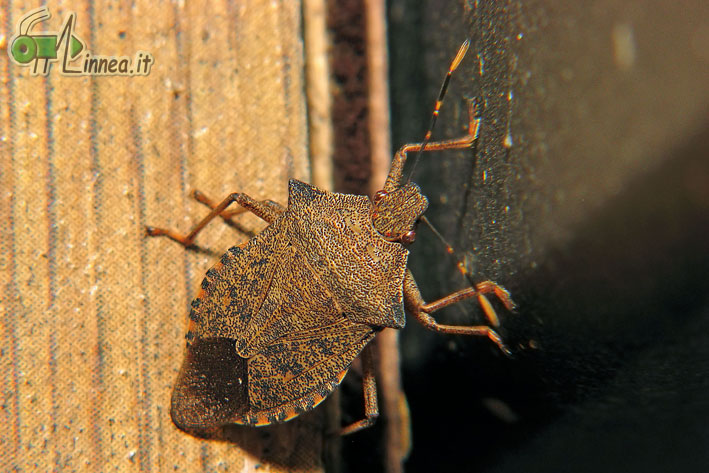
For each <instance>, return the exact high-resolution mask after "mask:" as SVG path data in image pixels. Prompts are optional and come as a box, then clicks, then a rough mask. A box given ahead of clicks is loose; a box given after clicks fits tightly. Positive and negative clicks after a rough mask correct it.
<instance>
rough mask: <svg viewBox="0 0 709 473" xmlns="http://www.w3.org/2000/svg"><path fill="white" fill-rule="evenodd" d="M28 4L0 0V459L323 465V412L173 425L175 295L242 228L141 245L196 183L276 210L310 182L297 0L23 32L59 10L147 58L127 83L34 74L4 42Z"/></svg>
mask: <svg viewBox="0 0 709 473" xmlns="http://www.w3.org/2000/svg"><path fill="white" fill-rule="evenodd" d="M33 8H36V4H35V3H31V2H24V3H23V2H4V3H3V5H2V8H1V9H0V43H2V44H1V45H2V53H1V54H0V77H1V79H2V83H1V84H0V189H1V192H0V198H1V199H2V203H1V204H0V212H1V215H0V216H1V217H2V219H3V222H4V225H2V226H1V227H0V232H2V234H1V235H0V267H1V268H2V271H0V278H2V285H3V290H4V293H3V296H2V300H1V301H0V304H1V307H2V311H1V313H2V316H1V317H0V340H1V341H2V354H1V356H0V376H1V381H2V397H3V405H2V409H1V410H0V420H1V421H2V424H3V426H4V427H3V429H1V431H0V470H2V471H9V470H13V469H14V470H17V471H38V470H41V471H50V470H56V471H59V470H71V471H168V470H170V471H207V470H208V471H227V470H228V471H251V470H253V469H254V468H255V467H256V466H260V468H261V469H260V470H259V471H285V470H288V469H297V470H298V471H320V470H321V464H320V449H321V434H320V430H319V429H320V425H321V419H320V418H319V417H318V415H315V416H311V417H307V416H306V418H305V419H304V420H303V421H301V422H300V423H293V424H287V425H286V426H281V427H278V428H276V429H271V430H262V429H257V430H253V429H237V430H232V431H229V432H226V433H225V434H224V435H223V436H222V437H223V440H224V441H205V440H202V439H198V438H195V437H191V436H189V435H187V434H185V433H183V432H181V431H179V430H178V429H177V428H176V427H175V426H174V425H173V424H172V422H171V420H170V417H169V401H170V390H171V388H172V384H173V382H174V379H175V377H176V375H177V370H178V369H179V366H180V362H181V359H182V356H183V351H184V338H183V337H184V334H185V327H186V323H187V314H188V304H189V301H190V300H191V298H192V297H193V296H194V293H195V292H196V290H197V288H198V284H199V281H200V280H201V278H202V277H203V274H204V272H205V270H206V269H207V268H208V267H209V266H210V265H211V264H212V263H213V262H214V261H215V260H216V258H217V256H215V254H218V253H220V252H221V251H223V250H225V249H226V248H228V247H229V246H231V245H233V244H235V243H239V242H243V241H245V240H246V238H247V235H244V234H243V233H239V232H235V231H234V230H233V229H230V228H229V227H227V226H225V225H222V224H220V223H215V224H213V225H210V227H209V228H208V229H207V230H206V231H205V232H204V234H203V235H200V238H199V241H198V244H199V245H200V246H201V247H203V248H208V249H210V250H214V252H215V254H210V253H209V252H187V251H185V250H184V249H183V248H182V247H180V246H179V245H177V244H174V243H172V242H169V241H167V240H162V239H146V238H145V237H144V226H145V225H146V224H154V225H159V226H167V227H170V228H177V229H179V230H181V231H185V230H187V229H188V228H189V227H190V226H191V225H192V224H193V223H194V222H196V221H198V219H200V218H201V217H202V216H204V215H205V209H204V207H202V206H201V205H200V204H198V203H196V202H195V201H193V200H191V199H190V198H189V192H190V190H192V189H199V190H202V191H204V192H205V193H206V194H207V195H209V196H210V197H212V198H214V199H221V198H223V197H224V196H226V195H227V194H228V193H229V192H232V191H243V192H247V193H249V194H250V195H252V196H254V197H257V198H271V199H274V200H278V201H281V202H285V198H286V191H287V185H286V184H287V180H288V178H291V177H294V178H298V179H301V180H304V181H308V180H309V164H308V160H307V122H306V110H305V101H304V98H303V92H302V91H303V89H304V85H303V45H302V40H301V31H300V28H301V18H300V15H301V13H300V5H299V4H298V3H297V2H285V1H281V2H278V1H275V2H268V3H266V2H260V1H241V2H227V1H219V2H209V3H208V2H192V3H189V4H187V3H182V2H177V3H167V2H164V3H150V2H147V1H137V2H134V3H132V4H131V3H125V2H123V3H121V2H96V3H79V2H54V3H52V4H51V5H50V12H51V13H52V18H51V19H50V20H48V21H47V22H44V23H41V24H38V25H37V26H35V29H34V31H35V32H38V31H42V30H46V31H56V30H59V28H60V26H61V24H62V21H63V20H64V17H65V16H66V14H67V13H68V12H69V11H74V12H76V14H77V19H76V34H77V35H78V36H79V37H80V38H81V39H83V40H84V42H85V43H86V46H87V49H88V50H90V51H91V52H92V53H93V54H101V55H127V56H133V54H134V53H135V52H136V51H138V50H144V51H148V52H150V53H151V54H152V55H153V57H154V59H155V63H154V65H153V67H152V70H151V71H150V74H149V75H147V76H141V77H116V76H114V77H86V76H83V77H66V76H63V75H61V74H60V73H59V70H58V68H57V67H56V65H55V66H54V67H53V69H52V71H51V72H50V73H49V75H48V76H47V77H41V76H36V77H32V76H30V74H29V71H28V69H27V68H24V67H20V66H18V65H16V64H13V63H10V62H9V60H8V56H7V54H6V48H7V43H8V41H9V40H10V38H11V37H12V36H13V35H14V34H15V28H16V23H17V21H18V20H19V19H20V17H21V16H22V15H24V14H25V13H27V12H28V11H29V10H31V9H33ZM240 222H241V223H242V225H243V227H244V228H245V229H248V230H252V231H258V230H260V229H261V228H263V223H262V222H259V221H258V219H256V218H251V217H250V216H244V217H243V218H242V219H241V221H240ZM254 432H255V433H254Z"/></svg>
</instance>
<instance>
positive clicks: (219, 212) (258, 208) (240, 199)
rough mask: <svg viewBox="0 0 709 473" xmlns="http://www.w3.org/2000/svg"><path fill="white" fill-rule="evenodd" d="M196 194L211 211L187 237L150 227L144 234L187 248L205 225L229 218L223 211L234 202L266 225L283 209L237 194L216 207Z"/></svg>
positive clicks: (227, 213)
mask: <svg viewBox="0 0 709 473" xmlns="http://www.w3.org/2000/svg"><path fill="white" fill-rule="evenodd" d="M197 194H198V193H197V192H195V195H194V197H195V199H197V200H198V201H200V202H202V203H204V204H206V205H208V206H209V207H210V208H211V209H212V211H211V212H209V214H208V215H207V216H206V217H204V218H203V219H202V221H201V222H199V223H198V224H197V225H195V227H194V228H193V229H192V230H191V231H190V232H189V233H188V234H187V235H182V234H180V233H178V232H176V231H174V230H170V229H165V228H156V227H150V226H149V227H146V228H145V233H146V234H147V235H148V236H166V237H168V238H170V239H171V240H174V241H176V242H178V243H180V244H181V245H183V246H185V247H188V246H192V245H193V244H194V240H195V238H196V237H197V235H198V234H199V232H201V231H202V229H203V228H204V227H206V226H207V224H208V223H209V222H211V221H212V220H213V219H214V218H215V217H217V216H222V217H223V218H226V219H228V218H230V217H231V215H230V214H229V212H225V210H226V208H227V207H229V205H231V204H232V203H234V202H236V203H237V204H239V205H240V206H241V207H242V208H243V209H245V210H244V211H249V212H251V213H253V214H254V215H256V216H258V217H260V218H262V219H263V220H265V221H266V222H268V223H272V222H273V221H274V220H275V219H276V217H278V216H279V215H280V214H281V213H282V212H283V207H282V206H281V205H280V204H277V203H275V202H272V201H263V202H259V201H257V200H255V199H253V198H252V197H249V196H248V195H246V194H242V193H239V192H235V193H233V194H229V196H228V197H227V198H226V199H224V200H223V201H221V203H219V204H218V205H214V204H213V203H212V202H211V201H210V200H209V199H208V198H206V196H204V194H201V193H199V197H198V195H197ZM200 198H202V199H203V200H200ZM237 213H239V212H237ZM223 214H226V215H223Z"/></svg>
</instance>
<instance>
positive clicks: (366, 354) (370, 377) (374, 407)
mask: <svg viewBox="0 0 709 473" xmlns="http://www.w3.org/2000/svg"><path fill="white" fill-rule="evenodd" d="M360 359H361V360H362V389H363V391H364V419H361V420H358V421H357V422H353V423H351V424H350V425H348V426H345V427H343V428H342V430H340V435H348V434H351V433H354V432H357V431H359V430H362V429H366V428H367V427H371V426H372V425H374V423H375V422H376V421H377V418H378V417H379V403H378V401H377V382H376V380H375V378H374V345H373V344H372V343H370V344H369V345H367V346H366V347H364V350H362V355H361V357H360Z"/></svg>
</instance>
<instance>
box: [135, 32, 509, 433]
mask: <svg viewBox="0 0 709 473" xmlns="http://www.w3.org/2000/svg"><path fill="white" fill-rule="evenodd" d="M467 48H468V42H467V41H466V42H465V43H464V44H463V46H461V48H460V51H459V52H458V54H457V55H456V57H455V59H454V60H453V62H452V64H451V66H450V68H449V71H448V75H447V76H446V79H445V81H444V82H443V86H442V87H441V92H440V94H439V97H438V100H437V102H436V107H435V109H434V113H433V121H432V124H431V127H430V128H429V132H428V133H427V134H426V138H425V140H424V142H423V143H418V144H407V145H404V146H403V147H402V148H401V149H400V150H399V151H398V152H397V153H396V155H395V156H394V159H393V162H392V165H391V170H390V172H389V175H388V176H387V179H386V183H385V184H384V188H383V189H382V190H380V191H379V192H377V193H376V194H375V196H374V199H373V200H372V201H370V199H369V198H367V197H366V196H359V195H347V194H337V193H332V192H326V191H323V190H320V189H317V188H316V187H314V186H312V185H309V184H306V183H304V182H300V181H297V180H294V179H292V180H291V181H290V183H289V187H288V206H287V207H283V206H281V205H280V204H278V203H275V202H272V201H269V200H264V201H257V200H254V199H252V198H251V197H249V196H247V195H245V194H240V193H234V194H231V195H229V196H228V197H227V198H226V199H224V200H223V201H222V202H221V203H219V204H218V205H217V204H215V203H213V202H211V201H210V200H209V199H207V198H206V197H205V196H204V195H202V194H200V193H197V192H195V194H194V196H195V198H197V200H199V201H201V202H202V203H205V204H207V205H208V206H210V207H211V208H212V211H211V212H210V213H209V215H207V216H206V217H205V218H204V219H203V220H202V221H201V222H200V223H199V224H198V225H197V226H196V227H195V228H194V229H193V230H192V231H191V232H190V233H189V234H187V235H186V236H183V235H180V234H178V233H175V232H173V231H171V230H164V229H159V228H152V227H149V228H147V234H148V235H150V236H160V235H162V236H167V237H169V238H171V239H173V240H175V241H177V242H179V243H181V244H183V245H184V246H186V247H189V246H191V245H193V242H194V239H195V237H196V236H197V234H198V233H199V232H200V231H201V230H202V229H203V228H204V227H205V225H207V223H209V222H210V221H211V220H212V219H214V218H215V217H217V216H221V217H222V218H225V219H230V218H231V217H232V216H233V215H234V214H236V213H240V212H244V211H249V212H252V213H254V214H256V215H257V216H258V217H260V218H262V219H263V220H265V221H266V222H268V224H269V225H268V227H266V229H265V230H263V232H261V233H259V234H258V235H256V236H255V237H254V238H252V239H251V240H250V241H248V242H247V243H245V244H244V245H240V246H235V247H233V248H230V249H229V250H228V251H227V252H226V253H224V255H223V256H222V257H221V260H220V261H219V262H217V263H216V264H215V265H214V266H213V267H212V268H211V269H210V270H209V271H207V274H206V277H205V278H204V280H203V281H202V289H201V291H200V292H199V293H198V294H197V297H196V298H195V299H194V301H193V302H192V310H191V312H190V323H189V328H188V332H187V337H186V338H187V351H186V356H185V360H184V363H183V365H182V369H181V371H180V374H179V376H178V378H177V382H176V384H175V388H174V391H173V394H172V407H171V414H172V419H173V420H174V422H175V424H177V425H178V426H179V427H181V428H183V429H186V430H194V429H198V430H203V429H210V428H213V427H218V426H221V425H224V424H230V423H237V424H246V425H252V426H261V425H267V424H272V423H275V422H284V421H287V420H289V419H292V418H294V417H296V416H297V415H299V414H301V413H303V412H306V411H308V410H310V409H313V408H314V407H315V406H316V405H318V404H319V403H320V402H321V401H323V400H324V399H325V398H326V397H327V396H328V395H329V394H330V393H331V392H332V391H333V390H334V389H335V388H336V387H337V386H338V385H339V384H340V381H342V378H343V377H344V376H345V374H346V373H347V370H348V369H349V367H350V364H351V363H352V361H353V360H354V359H355V358H356V357H357V356H358V355H359V354H360V352H362V355H363V356H362V358H363V371H364V375H363V382H364V402H365V415H366V417H365V418H364V419H362V420H360V421H358V422H355V423H353V424H351V425H349V426H346V427H344V428H343V429H342V433H343V434H347V433H351V432H354V431H357V430H359V429H361V428H364V427H367V426H369V425H371V424H372V423H373V422H374V421H375V420H376V418H377V416H378V408H377V398H376V386H375V380H374V373H373V369H372V363H371V354H370V353H369V349H365V347H367V344H368V343H369V342H370V341H371V340H372V339H373V338H374V337H375V336H376V335H377V333H378V332H380V331H381V330H382V329H384V328H385V327H391V328H397V329H400V328H403V327H404V323H405V319H404V308H406V310H407V311H408V312H409V313H410V314H412V315H413V316H414V317H415V318H416V319H417V320H418V321H419V322H421V323H422V324H423V325H424V326H425V327H426V328H428V329H430V330H433V331H437V332H443V333H451V334H465V335H479V336H485V337H488V338H489V339H491V340H492V341H493V342H494V343H495V344H497V346H498V347H499V348H500V349H501V350H502V351H503V352H505V353H508V350H507V348H506V347H505V345H504V344H503V342H502V340H501V338H500V336H499V335H498V334H497V332H495V331H494V330H493V329H492V328H491V327H489V326H487V325H480V326H451V325H441V324H439V323H437V322H436V321H435V320H434V319H433V318H432V317H431V316H430V314H431V313H432V312H435V311H437V310H439V309H442V308H444V307H446V306H449V305H451V304H455V303H457V302H460V301H462V300H464V299H468V298H472V297H475V298H477V300H478V301H479V303H480V305H481V307H482V308H483V311H484V313H485V315H486V317H487V319H488V321H489V322H490V324H491V325H493V326H496V325H498V320H497V317H496V315H495V312H494V310H493V308H492V306H491V305H490V302H489V301H488V300H487V299H486V297H485V294H488V293H493V294H494V295H495V296H496V297H497V298H498V299H500V300H501V301H502V303H503V304H504V305H505V306H506V307H507V308H508V309H512V308H513V303H512V300H511V298H510V296H509V293H508V292H507V291H506V290H505V289H504V288H502V287H500V286H498V285H497V284H496V283H494V282H492V281H485V282H481V283H478V284H475V285H473V287H468V288H466V289H463V290H460V291H457V292H455V293H453V294H450V295H448V296H446V297H443V298H441V299H438V300H436V301H434V302H429V303H426V302H424V300H423V298H422V297H421V293H420V292H419V289H418V287H417V286H416V282H415V281H414V278H413V275H412V274H411V272H410V271H409V270H407V268H406V265H407V258H408V254H409V252H408V250H407V249H406V245H408V244H410V243H412V242H413V241H414V237H415V229H416V225H417V222H418V221H419V220H420V219H421V218H423V217H422V215H423V213H424V211H425V210H426V208H427V207H428V200H427V199H426V197H425V196H423V194H422V193H421V190H420V189H419V187H418V186H417V185H416V184H414V183H412V182H406V183H402V172H403V168H404V163H405V162H406V158H407V156H408V153H410V152H419V153H421V152H424V151H438V150H446V149H461V148H468V147H470V146H471V145H472V144H473V143H474V142H475V140H476V139H477V133H478V128H479V125H480V118H479V117H478V116H476V108H475V105H473V104H471V107H470V109H469V115H470V117H469V128H468V134H467V135H466V136H464V137H462V138H459V139H454V140H448V141H436V142H428V141H429V138H430V135H431V129H432V128H433V124H434V123H435V117H436V116H437V115H438V110H439V108H440V106H441V103H442V100H443V96H444V94H445V91H446V89H447V86H448V83H449V81H450V77H451V74H452V72H453V71H454V70H455V69H456V68H457V67H458V64H459V63H460V61H461V60H462V59H463V56H464V55H465V52H466V50H467ZM234 202H236V203H237V204H239V205H240V206H241V207H240V208H239V209H237V210H233V211H226V208H227V207H228V206H229V205H231V204H232V203H234Z"/></svg>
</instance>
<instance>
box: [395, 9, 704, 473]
mask: <svg viewBox="0 0 709 473" xmlns="http://www.w3.org/2000/svg"><path fill="white" fill-rule="evenodd" d="M389 20H390V31H389V33H390V58H391V91H392V123H393V143H394V146H395V147H396V146H399V145H401V144H402V143H404V142H410V141H415V140H418V139H419V138H420V137H421V136H423V133H424V131H425V128H426V126H427V125H428V120H429V118H428V117H429V114H430V110H431V107H432V103H433V100H434V98H435V95H436V92H437V88H438V87H439V84H440V81H441V80H442V79H443V76H444V74H445V71H446V69H447V66H448V63H449V62H450V59H451V58H452V56H453V55H454V54H455V52H456V51H457V48H458V46H459V45H460V43H461V42H462V40H463V39H464V38H466V37H469V38H471V40H472V46H471V48H470V51H469V52H468V55H467V57H466V59H465V61H464V62H463V65H462V66H461V69H460V70H459V71H458V72H457V73H456V75H455V76H454V78H453V83H452V86H451V90H450V91H449V93H448V96H447V98H446V103H445V105H444V110H443V112H442V114H441V117H440V119H439V125H438V128H437V129H436V131H435V132H434V138H435V137H438V138H443V137H453V136H457V135H460V134H461V133H462V130H463V127H464V126H465V124H466V120H465V104H466V102H465V98H466V97H475V96H479V97H482V98H483V100H484V103H485V110H484V113H483V122H482V129H481V135H480V140H479V143H478V145H477V148H476V149H475V150H471V151H470V152H467V151H466V152H448V153H442V154H427V155H426V156H424V157H423V158H422V159H421V161H420V163H419V167H418V169H417V172H416V175H415V177H414V179H415V180H416V181H417V182H418V183H419V184H421V186H422V187H423V189H424V192H425V193H426V194H427V195H428V196H429V198H430V200H431V207H430V209H429V211H428V213H427V215H428V216H429V218H430V219H431V220H432V221H433V222H434V224H435V225H437V227H438V229H439V230H440V231H441V232H442V233H443V235H444V236H445V237H446V238H448V239H449V241H450V242H451V243H452V244H453V245H454V246H455V247H456V249H457V250H458V252H459V254H460V255H461V256H463V257H464V261H465V263H466V267H467V268H468V270H469V271H470V272H471V273H472V274H474V275H475V279H476V280H482V279H493V280H495V281H497V282H499V283H500V284H503V285H504V286H506V287H507V288H508V289H509V290H510V291H511V292H512V294H513V296H514V298H515V301H516V302H517V303H518V310H517V312H516V313H515V314H509V313H506V312H505V311H504V310H503V309H502V308H501V307H500V306H499V305H497V306H496V307H498V308H499V311H498V313H499V314H500V316H501V319H502V325H503V328H502V329H501V331H502V334H503V336H504V337H505V339H506V340H507V341H508V342H509V343H510V344H511V345H512V346H513V347H514V351H515V356H514V357H513V358H506V357H504V356H503V355H502V354H501V353H499V352H498V351H497V350H496V349H495V348H494V346H492V345H491V344H490V343H488V342H487V341H485V340H471V339H469V338H462V337H449V336H438V335H433V334H431V333H428V332H426V331H425V330H423V329H422V328H421V327H419V326H417V324H416V323H415V322H413V321H411V322H410V323H409V325H408V326H407V329H406V330H404V332H403V335H402V350H403V355H404V372H403V378H404V387H405V389H406V392H407V395H408V399H409V404H410V407H411V412H412V426H413V452H412V454H411V456H410V459H409V461H408V462H407V471H421V472H424V471H498V472H508V471H510V472H511V471H526V472H533V471H540V472H545V471H577V472H578V471H589V472H591V471H625V472H629V471H643V472H647V471H670V470H676V471H696V472H700V471H707V468H709V449H707V447H708V446H709V395H708V394H707V392H708V389H709V305H708V304H707V301H708V297H707V287H708V283H709V85H708V84H709V53H708V52H707V51H709V8H707V6H706V4H705V3H704V2H697V1H687V2H680V3H670V2H661V1H654V2H638V1H631V2H612V1H601V2H593V3H592V4H591V3H588V2H563V1H532V2H518V1H507V2H465V3H464V4H463V5H461V2H454V1H449V2H448V1H428V2H415V1H407V0H398V1H392V2H391V3H390V6H389ZM419 235H420V236H419V240H418V241H417V243H416V245H415V247H414V249H413V254H412V258H411V261H412V263H411V267H412V270H413V271H414V274H415V275H416V276H417V278H418V280H419V285H420V286H421V287H422V288H423V289H422V291H423V293H424V297H426V298H427V299H429V300H431V299H434V298H436V297H439V296H441V295H443V294H447V293H449V292H451V291H452V290H455V289H459V288H460V287H462V286H463V285H464V284H465V281H464V280H463V279H462V278H461V276H460V275H459V274H458V273H457V272H456V271H455V267H454V264H455V261H454V260H453V259H451V258H449V257H447V255H446V253H445V251H444V249H443V247H442V246H441V245H440V243H438V241H437V240H436V239H435V238H433V237H432V236H430V232H427V231H426V230H425V229H423V228H422V229H421V230H420V232H419ZM440 318H441V319H442V320H446V321H448V322H454V323H470V321H471V320H480V319H481V316H480V311H479V310H477V308H476V307H475V304H474V303H471V304H468V305H467V306H466V307H464V308H462V309H456V308H453V309H449V310H447V312H446V313H445V314H442V315H441V317H440Z"/></svg>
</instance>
